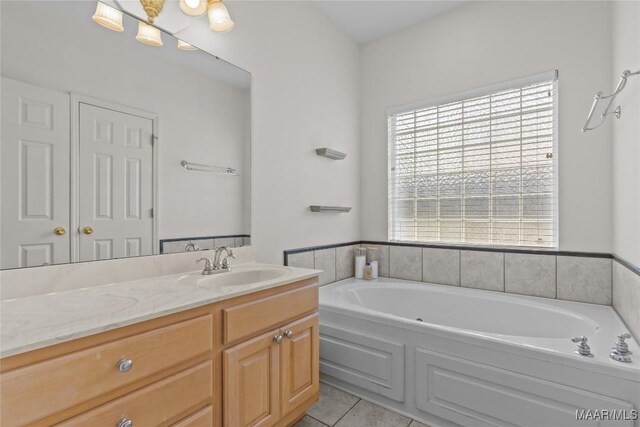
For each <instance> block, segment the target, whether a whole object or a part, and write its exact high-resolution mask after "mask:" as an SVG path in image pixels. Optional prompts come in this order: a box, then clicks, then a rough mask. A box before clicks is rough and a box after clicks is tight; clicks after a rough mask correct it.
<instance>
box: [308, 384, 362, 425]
mask: <svg viewBox="0 0 640 427" xmlns="http://www.w3.org/2000/svg"><path fill="white" fill-rule="evenodd" d="M358 400H359V398H357V397H355V396H353V395H351V394H349V393H345V392H344V391H341V390H338V389H337V388H334V387H331V386H330V385H327V384H322V383H321V384H320V400H319V401H318V403H316V404H315V405H313V406H312V407H311V408H309V410H308V411H307V414H308V415H310V416H311V417H313V418H315V419H316V420H318V421H321V422H322V423H324V424H326V425H329V426H332V425H334V424H335V423H337V422H338V420H339V419H340V418H341V417H342V416H343V415H344V414H346V413H347V411H349V409H351V408H352V407H353V405H355V404H356V403H357V402H358Z"/></svg>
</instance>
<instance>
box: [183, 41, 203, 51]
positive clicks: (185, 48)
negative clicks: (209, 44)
mask: <svg viewBox="0 0 640 427" xmlns="http://www.w3.org/2000/svg"><path fill="white" fill-rule="evenodd" d="M178 49H180V50H198V48H197V47H195V46H192V45H190V44H189V43H187V42H183V41H182V40H178Z"/></svg>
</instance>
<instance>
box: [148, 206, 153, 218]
mask: <svg viewBox="0 0 640 427" xmlns="http://www.w3.org/2000/svg"><path fill="white" fill-rule="evenodd" d="M149 215H150V216H151V218H153V208H151V209H149Z"/></svg>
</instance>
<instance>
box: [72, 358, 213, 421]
mask: <svg viewBox="0 0 640 427" xmlns="http://www.w3.org/2000/svg"><path fill="white" fill-rule="evenodd" d="M212 387H213V381H212V367H211V362H210V361H209V362H204V363H202V364H200V365H197V366H195V367H193V368H189V369H187V370H185V371H182V372H179V373H177V374H175V375H172V376H170V377H169V378H166V379H164V380H161V381H158V382H156V383H153V384H151V385H149V386H147V387H144V388H142V389H140V390H138V391H135V392H133V393H131V394H128V395H126V396H124V397H121V398H119V399H116V400H113V401H111V402H109V403H107V404H105V405H102V406H100V407H98V408H96V409H93V410H91V411H89V412H85V413H84V414H82V415H79V416H77V417H74V418H72V419H70V420H67V421H65V422H63V423H62V424H59V425H60V426H65V427H70V426H92V427H102V426H104V427H113V426H116V425H118V421H119V420H121V419H123V418H126V419H129V420H131V421H132V422H133V425H134V426H136V425H138V426H163V425H168V423H170V422H172V421H175V420H176V419H180V418H181V417H183V416H184V414H185V413H187V414H188V413H189V411H192V410H193V409H194V408H196V407H197V406H199V405H202V404H203V403H205V404H206V403H208V402H210V401H211V397H212ZM185 425H199V424H185Z"/></svg>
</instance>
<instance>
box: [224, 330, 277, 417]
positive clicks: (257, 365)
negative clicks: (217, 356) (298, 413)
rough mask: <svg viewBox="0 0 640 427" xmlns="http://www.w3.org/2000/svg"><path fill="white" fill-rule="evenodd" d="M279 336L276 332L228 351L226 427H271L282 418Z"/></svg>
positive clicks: (225, 367)
mask: <svg viewBox="0 0 640 427" xmlns="http://www.w3.org/2000/svg"><path fill="white" fill-rule="evenodd" d="M278 334H279V331H278V330H275V331H272V332H269V333H266V334H264V335H260V336H259V337H256V338H254V339H252V340H249V341H246V342H244V343H242V344H239V345H237V346H235V347H232V348H230V349H229V350H226V351H225V352H224V355H223V363H224V366H223V368H224V374H223V378H224V394H223V396H224V425H225V426H229V427H245V426H260V427H267V426H271V425H273V424H275V423H276V422H277V421H278V419H279V418H280V407H279V403H280V402H279V398H280V396H279V388H280V377H279V375H278V370H279V363H280V345H278V344H276V343H275V342H274V340H273V338H274V336H276V335H278Z"/></svg>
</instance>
